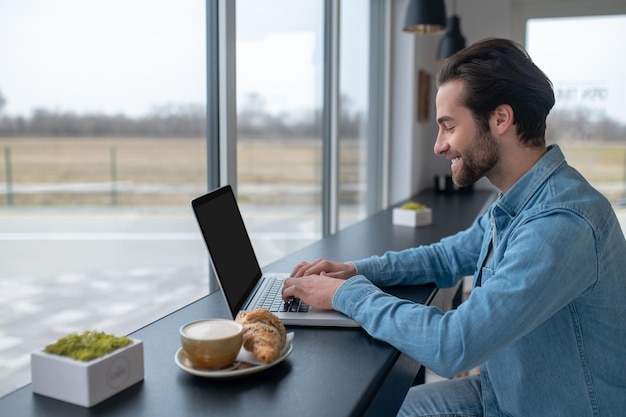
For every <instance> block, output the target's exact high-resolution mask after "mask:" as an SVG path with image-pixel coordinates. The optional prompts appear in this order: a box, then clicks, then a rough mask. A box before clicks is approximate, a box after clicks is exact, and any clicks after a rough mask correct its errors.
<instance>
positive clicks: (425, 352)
mask: <svg viewBox="0 0 626 417" xmlns="http://www.w3.org/2000/svg"><path fill="white" fill-rule="evenodd" d="M492 244H493V245H495V247H494V249H493V253H492V256H491V258H490V259H489V260H488V261H487V262H486V264H485V265H484V266H483V263H484V261H485V258H486V257H487V255H488V251H489V246H490V245H492ZM354 264H355V266H356V268H357V271H358V275H356V276H355V277H352V278H350V279H349V280H347V281H346V282H345V283H343V284H342V285H341V287H339V290H338V291H337V292H336V293H335V296H334V298H333V306H334V308H335V309H337V310H339V311H342V312H344V313H345V314H347V315H348V316H350V317H353V318H354V319H356V320H357V321H358V322H359V323H361V324H362V326H363V328H364V329H365V330H366V331H367V332H368V333H369V334H370V335H372V336H373V337H375V338H378V339H381V340H385V341H387V342H389V343H390V344H392V345H393V346H395V347H396V348H397V349H399V350H400V351H402V352H404V353H406V354H408V355H410V356H411V357H413V358H415V359H416V360H417V361H418V362H420V363H422V364H423V365H424V366H426V367H427V368H429V369H431V370H433V371H434V372H436V373H438V374H440V375H443V376H453V375H456V374H458V373H461V372H464V371H467V370H469V369H471V368H473V367H476V366H478V365H480V367H481V368H480V369H481V373H480V375H481V383H482V393H483V404H484V408H485V416H520V417H529V416H532V417H535V416H568V417H571V416H618V415H620V416H623V415H625V414H624V413H626V274H625V271H626V242H625V241H624V235H623V233H622V230H621V228H620V225H619V223H618V221H617V218H616V216H615V214H614V212H613V210H612V208H611V205H610V203H609V202H608V201H607V200H606V198H604V197H603V196H602V195H601V194H599V193H598V192H597V191H596V190H595V189H593V188H592V187H591V186H590V185H589V184H588V183H587V182H586V181H585V180H584V179H583V177H582V176H581V175H580V174H579V173H578V172H577V171H576V170H575V169H573V168H572V167H570V166H569V165H568V164H567V163H566V161H565V158H564V156H563V153H562V152H561V150H560V149H559V148H558V147H557V146H552V147H550V148H549V151H548V152H547V153H546V154H545V155H544V156H543V158H542V159H541V160H540V161H539V162H538V163H537V164H535V166H534V167H533V168H532V169H531V170H530V171H528V172H527V173H526V174H525V175H524V176H523V177H522V178H520V179H519V180H518V181H517V183H516V184H515V185H514V186H513V187H512V188H511V189H510V190H509V191H508V192H507V193H506V194H504V195H500V196H499V198H498V200H497V201H495V202H494V203H493V204H492V205H491V207H490V208H489V209H488V211H487V212H486V213H485V214H484V215H482V216H481V217H479V218H478V219H477V220H476V221H475V222H474V224H473V225H472V226H471V227H470V228H469V229H467V230H465V231H462V232H460V233H458V234H456V235H454V236H451V237H448V238H445V239H443V240H442V241H441V242H439V243H436V244H432V245H429V246H423V247H418V248H412V249H407V250H404V251H401V252H387V253H385V254H384V255H383V256H374V257H371V258H367V259H363V260H360V261H355V262H354ZM467 275H473V276H474V288H473V290H472V293H471V296H470V297H469V299H468V300H467V301H466V302H464V303H462V304H461V305H460V306H459V307H458V308H457V309H456V310H452V311H449V312H446V313H443V312H442V311H440V310H439V309H438V308H436V307H427V306H423V305H420V304H416V303H412V302H409V301H406V300H400V299H397V298H395V297H392V296H390V295H388V294H385V293H384V292H382V291H381V290H380V289H379V288H378V286H388V285H398V284H403V285H411V284H422V283H427V282H434V283H436V284H437V285H438V286H439V287H450V286H453V285H454V284H455V283H456V282H457V281H458V280H459V279H460V278H461V277H463V276H467Z"/></svg>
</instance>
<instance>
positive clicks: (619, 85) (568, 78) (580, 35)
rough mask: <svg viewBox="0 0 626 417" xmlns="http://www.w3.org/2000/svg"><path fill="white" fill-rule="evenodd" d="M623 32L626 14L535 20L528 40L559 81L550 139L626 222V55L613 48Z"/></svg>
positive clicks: (541, 64)
mask: <svg viewBox="0 0 626 417" xmlns="http://www.w3.org/2000/svg"><path fill="white" fill-rule="evenodd" d="M582 28H584V30H581V29H582ZM555 33H558V34H559V36H553V35H554V34H555ZM624 36H626V15H612V16H587V17H568V18H542V19H530V20H529V21H528V24H527V41H526V45H527V48H528V51H529V54H530V56H531V57H532V58H533V60H534V61H535V62H536V63H537V65H538V66H539V67H540V68H542V69H543V70H544V72H545V73H546V74H547V75H548V77H549V78H550V79H551V80H552V82H553V84H554V90H555V95H556V104H555V107H554V109H553V110H552V112H551V114H550V116H549V117H548V132H547V134H546V136H547V140H548V142H549V143H557V144H558V145H559V146H560V147H561V149H562V150H563V152H564V154H565V156H566V158H567V160H568V162H569V163H570V164H571V165H572V166H574V167H575V168H577V169H578V170H579V171H580V172H581V173H582V174H583V175H584V176H585V178H587V180H589V181H590V182H591V183H592V184H593V185H594V187H596V188H597V189H598V190H599V191H601V192H602V193H603V194H604V195H606V196H607V197H608V198H609V200H610V201H611V202H612V203H613V205H614V207H615V209H616V212H617V213H618V217H620V218H623V219H624V221H626V204H625V203H626V102H625V99H624V97H626V79H625V78H624V74H625V73H626V60H624V59H622V58H621V57H620V56H619V54H618V55H616V54H615V53H613V51H612V49H613V48H614V47H615V45H614V44H615V42H619V40H620V39H623V38H624ZM554 51H559V52H558V54H555V53H554ZM625 230H626V229H625Z"/></svg>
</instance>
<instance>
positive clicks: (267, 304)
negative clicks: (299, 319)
mask: <svg viewBox="0 0 626 417" xmlns="http://www.w3.org/2000/svg"><path fill="white" fill-rule="evenodd" d="M282 289H283V280H282V279H273V280H272V282H271V284H270V285H269V287H268V288H267V291H265V294H263V296H262V298H261V299H260V300H259V303H258V305H259V307H262V308H265V309H267V310H269V311H271V312H273V313H279V312H280V313H283V312H289V313H306V312H307V311H309V306H308V305H307V304H305V303H303V302H302V301H300V299H299V298H292V299H291V300H289V301H288V302H285V301H283V298H282Z"/></svg>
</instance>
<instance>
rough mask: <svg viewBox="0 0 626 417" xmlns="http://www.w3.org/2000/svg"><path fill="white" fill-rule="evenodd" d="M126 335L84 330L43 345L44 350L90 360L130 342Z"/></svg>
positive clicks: (81, 359) (80, 359) (85, 360)
mask: <svg viewBox="0 0 626 417" xmlns="http://www.w3.org/2000/svg"><path fill="white" fill-rule="evenodd" d="M132 343H133V341H132V339H131V338H129V337H128V336H115V335H112V334H107V333H104V332H96V331H85V332H83V333H82V334H78V333H71V334H69V335H67V336H66V337H62V338H60V339H59V340H57V341H56V342H55V343H52V344H50V345H48V346H46V347H45V349H44V352H46V353H51V354H54V355H60V356H67V357H69V358H72V359H76V360H79V361H84V362H87V361H90V360H93V359H97V358H100V357H102V356H105V355H108V354H109V353H111V352H113V351H115V350H117V349H119V348H122V347H124V346H128V345H130V344H132Z"/></svg>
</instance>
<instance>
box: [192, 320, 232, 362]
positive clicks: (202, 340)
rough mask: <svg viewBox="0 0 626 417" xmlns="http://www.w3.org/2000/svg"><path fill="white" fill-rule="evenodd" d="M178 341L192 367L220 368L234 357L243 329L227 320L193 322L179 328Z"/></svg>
mask: <svg viewBox="0 0 626 417" xmlns="http://www.w3.org/2000/svg"><path fill="white" fill-rule="evenodd" d="M180 340H181V344H182V347H183V351H184V353H185V355H186V356H187V358H188V359H189V362H191V364H192V366H193V367H194V368H199V369H221V368H224V367H226V366H228V365H230V364H232V363H233V362H234V361H235V359H236V358H237V354H238V353H239V350H240V349H241V345H242V343H243V326H242V325H241V324H240V323H237V322H236V321H234V320H228V319H204V320H197V321H194V322H191V323H187V324H185V325H184V326H182V327H181V328H180Z"/></svg>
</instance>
